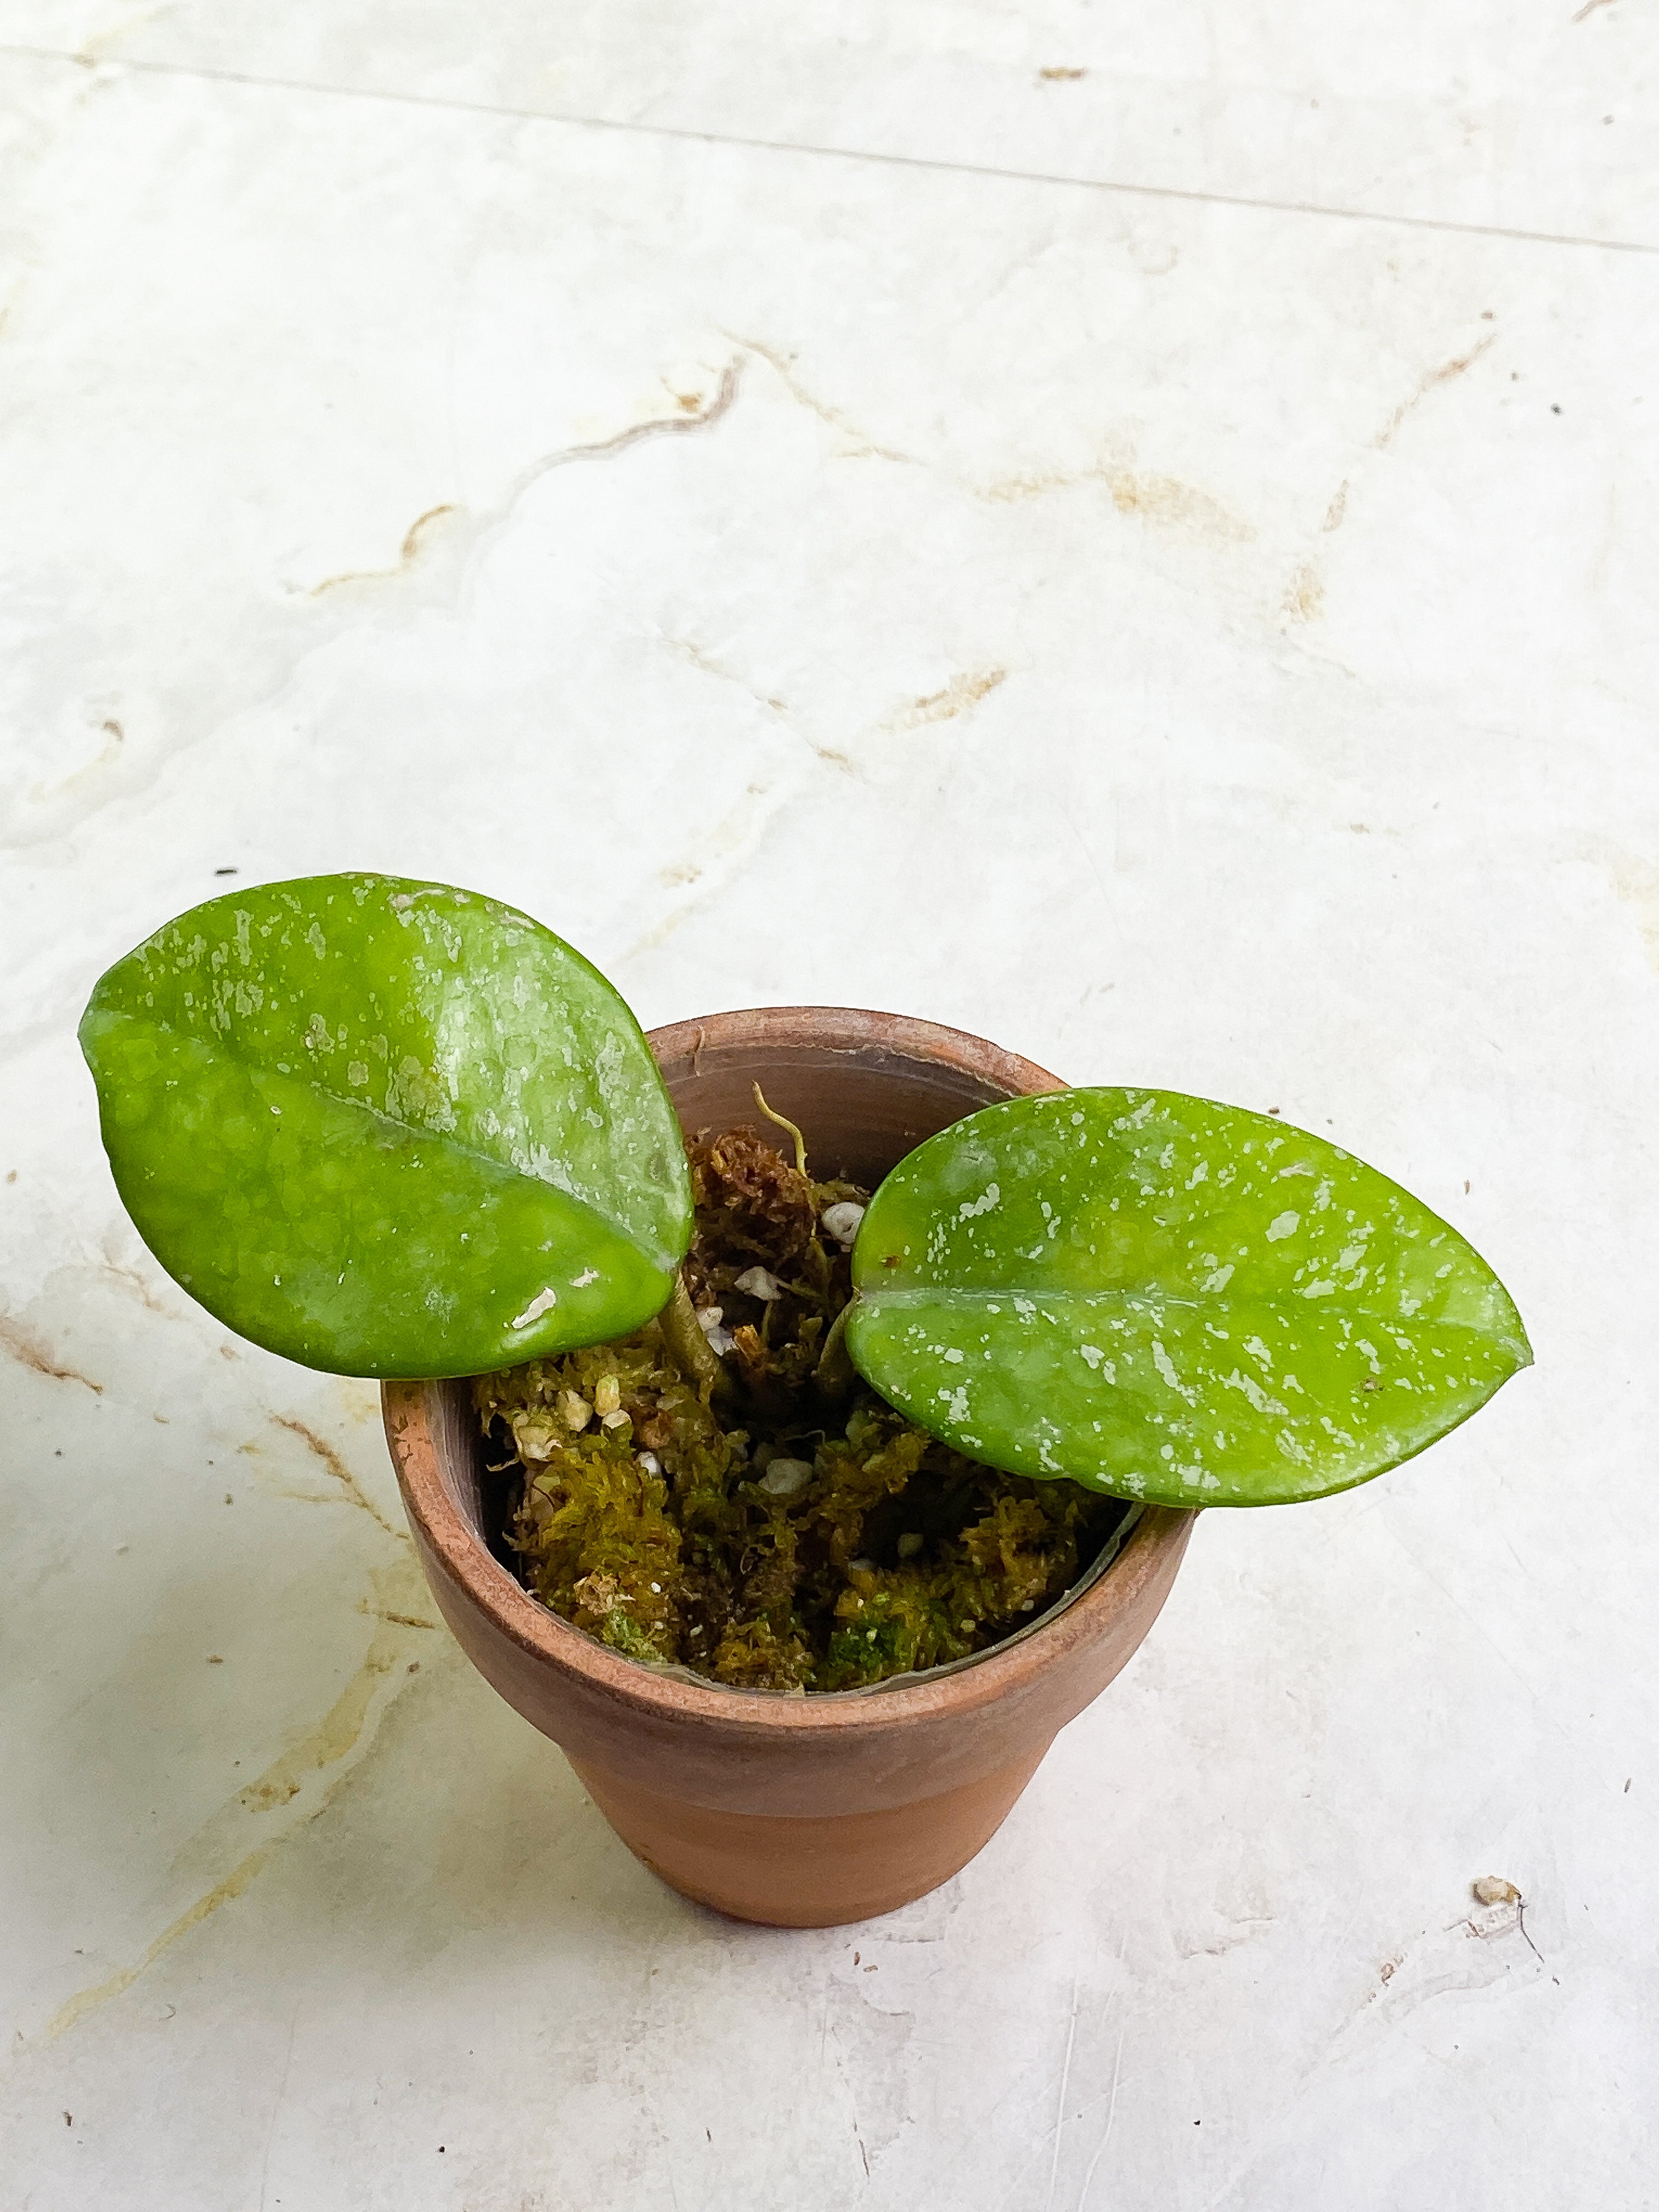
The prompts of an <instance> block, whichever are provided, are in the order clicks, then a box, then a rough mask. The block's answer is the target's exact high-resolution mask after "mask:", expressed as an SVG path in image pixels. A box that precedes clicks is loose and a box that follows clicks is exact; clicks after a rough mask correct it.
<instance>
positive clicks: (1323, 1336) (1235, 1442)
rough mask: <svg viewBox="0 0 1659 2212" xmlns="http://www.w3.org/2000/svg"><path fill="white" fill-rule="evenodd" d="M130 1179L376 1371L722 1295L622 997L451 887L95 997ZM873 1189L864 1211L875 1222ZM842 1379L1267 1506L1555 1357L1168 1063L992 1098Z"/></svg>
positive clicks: (1097, 1482)
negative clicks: (701, 1257)
mask: <svg viewBox="0 0 1659 2212" xmlns="http://www.w3.org/2000/svg"><path fill="white" fill-rule="evenodd" d="M81 1042H82V1048H83V1050H84V1052H85V1054H86V1056H87V1060H88V1063H89V1064H90V1066H91V1068H92V1072H93V1075H94V1079H95V1081H96V1084H97V1087H98V1094H99V1100H100V1114H101V1122H102V1130H103V1137H104V1142H105V1146H106V1149H107V1152H108V1154H109V1158H110V1162H111V1165H112V1169H113V1171H114V1176H115V1180H116V1184H117V1187H118V1189H119V1191H120V1194H121V1197H122V1199H123V1200H124V1202H125V1205H126V1206H127V1209H128V1211H129V1212H130V1213H131V1216H132V1218H133V1220H134V1222H135V1223H136V1225H137V1228H138V1231H139V1232H140V1234H141V1235H142V1236H143V1239H144V1241H145V1243H147V1244H148V1245H149V1249H150V1250H151V1251H152V1252H153V1253H154V1254H155V1257H156V1259H157V1260H158V1261H160V1262H161V1266H162V1267H165V1268H166V1269H167V1273H169V1274H170V1275H171V1276H173V1279H175V1280H176V1281H177V1282H178V1283H179V1285H181V1286H182V1287H183V1288H184V1289H185V1290H186V1291H189V1292H190V1293H191V1296H192V1297H195V1298H197V1299H198V1300H199V1301H200V1303H201V1304H203V1305H204V1306H205V1307H206V1308H207V1309H208V1310H209V1311H210V1312H211V1313H212V1314H214V1315H215V1316H217V1318H218V1319H219V1320H221V1321H222V1322H224V1323H225V1324H226V1325H227V1326H228V1328H232V1329H234V1330H235V1331H236V1332H238V1333H239V1334H241V1335H242V1336H244V1337H247V1338H250V1339H252V1340H253V1341H254V1342H256V1343H258V1344H260V1345H263V1346H266V1347H268V1348H269V1349H270V1350H271V1351H274V1352H281V1353H283V1354H285V1355H286V1356H287V1357H289V1358H293V1359H296V1360H300V1361H301V1362H303V1363H305V1364H307V1365H309V1366H312V1367H316V1368H320V1369H324V1370H328V1371H331V1372H333V1373H337V1374H347V1375H356V1376H375V1377H388V1376H410V1377H438V1376H466V1375H478V1374H482V1373H484V1372H486V1371H489V1370H497V1369H501V1368H503V1367H507V1366H512V1365H514V1364H519V1363H523V1362H526V1361H531V1360H535V1359H541V1358H548V1357H550V1356H551V1355H555V1354H559V1353H567V1352H573V1351H574V1350H576V1349H578V1348H579V1347H582V1346H592V1345H599V1344H603V1343H607V1342H610V1341H612V1340H617V1339H620V1338H623V1337H625V1336H627V1335H628V1334H629V1332H631V1331H635V1330H638V1329H639V1328H641V1327H642V1326H643V1325H644V1324H646V1323H647V1322H649V1321H651V1320H653V1318H657V1319H659V1321H660V1324H661V1331H662V1335H663V1339H664V1340H665V1343H666V1344H667V1345H668V1346H669V1348H670V1350H671V1352H672V1354H673V1357H674V1358H675V1359H676V1360H678V1362H679V1363H680V1364H682V1366H683V1367H684V1370H686V1372H687V1373H688V1375H689V1376H691V1377H692V1378H693V1380H694V1381H695V1382H696V1383H697V1384H698V1385H699V1387H701V1388H702V1389H703V1390H704V1391H706V1392H708V1394H710V1395H713V1394H714V1393H717V1392H719V1391H720V1390H722V1389H727V1388H730V1387H731V1378H730V1376H729V1375H728V1372H727V1370H726V1367H724V1366H723V1365H722V1364H721V1362H720V1357H719V1355H718V1353H717V1352H715V1350H714V1347H713V1346H712V1345H711V1341H710V1337H709V1334H708V1332H707V1329H706V1328H705V1327H702V1326H700V1325H699V1323H698V1321H697V1319H696V1316H695V1315H694V1314H693V1313H692V1310H691V1305H690V1299H689V1298H688V1297H687V1296H686V1292H685V1288H684V1283H683V1281H682V1278H681V1273H680V1271H681V1267H682V1263H683V1262H684V1259H685V1256H686V1254H687V1252H688V1249H690V1243H691V1239H692V1234H693V1206H692V1193H691V1186H690V1179H689V1176H688V1170H687V1165H686V1159H685V1153H684V1146H683V1144H682V1139H681V1133H680V1128H679V1125H678V1121H677V1119H676V1116H675V1114H674V1109H673V1107H672V1105H671V1102H670V1100H669V1097H668V1094H667V1092H666V1091H665V1088H664V1085H663V1082H662V1079H661V1077H660V1075H659V1073H658V1070H657V1066H656V1063H655V1061H654V1060H653V1058H652V1055H651V1052H650V1048H649V1047H648V1046H647V1042H646V1041H645V1038H644V1036H642V1034H641V1030H640V1027H639V1024H638V1023H637V1022H636V1021H635V1018H634V1017H633V1015H632V1014H631V1013H630V1012H629V1009H628V1007H627V1006H626V1005H624V1003H623V1000H622V999H621V998H620V996H619V995H618V994H617V992H616V991H615V990H614V989H613V988H612V987H611V985H610V984H609V983H608V982H607V981H605V978H604V976H602V975H600V974H599V972H598V971H597V969H594V968H592V966H591V965H590V964H589V963H588V962H586V960H584V959H583V958H582V957H581V956H580V954H579V953H578V952H576V951H573V950H572V948H571V947H570V946H569V945H566V944H565V943H563V942H562V939H559V938H557V937H556V936H555V935H554V934H553V933H551V931H550V930H548V929H546V928H544V927H542V925H541V924H540V923H538V922H537V921H532V919H531V918H530V917H529V916H528V915H524V914H520V913H519V912H517V911H515V910H514V909H513V908H511V907H507V906H504V905H501V904H500V903H499V902H496V901H495V900H493V899H489V898H485V897H482V896H478V895H477V894H476V893H473V892H469V891H465V890H455V889H453V888H451V887H449V886H447V885H445V884H428V883H419V882H412V881H405V880H403V879H401V878H395V877H388V876H380V875H337V876H322V877H312V878H303V879H301V880H299V881H295V882H291V883H284V884H269V885H266V886H264V888H262V889H258V890H246V891H241V890H239V891H236V892H233V893H230V894H228V895H227V896H223V897H221V898H216V899H214V900H211V901H210V902H208V903H207V904H205V905H203V906H199V907H197V908H193V909H192V910H191V912H190V913H188V914H185V915H182V916H180V917H179V919H178V920H177V921H173V922H170V923H168V925H167V927H165V928H163V929H161V930H160V931H159V932H158V933H156V934H155V936H153V937H151V938H149V939H148V940H147V941H146V942H145V943H144V944H143V945H140V946H139V947H138V948H137V951H134V952H131V953H130V954H129V955H128V956H127V957H125V959H123V960H121V961H119V962H118V963H116V965H115V966H114V967H112V969H110V970H109V971H108V973H107V974H106V975H104V976H103V977H102V979H101V980H100V982H99V984H98V986H97V987H96V989H95V990H94V994H93V996H92V1000H91V1003H90V1004H89V1006H88V1008H87V1012H86V1014H85V1017H84V1019H83V1020H82V1025H81ZM854 1218H856V1216H854ZM852 1283H853V1290H854V1296H853V1297H852V1299H851V1301H850V1303H849V1304H848V1305H846V1306H845V1307H844V1308H843V1310H842V1313H841V1315H840V1316H839V1318H838V1320H837V1322H836V1328H834V1329H833V1330H832V1331H831V1332H830V1333H829V1339H828V1340H827V1341H826V1342H825V1343H824V1344H823V1347H822V1356H821V1358H820V1360H819V1369H818V1371H819V1376H820V1379H821V1382H822V1385H823V1390H824V1393H825V1394H826V1396H829V1397H831V1398H833V1396H834V1395H835V1394H836V1392H837V1391H842V1390H844V1389H846V1388H847V1387H848V1384H849V1383H850V1382H851V1380H852V1379H853V1377H854V1374H856V1375H861V1376H863V1377H864V1378H865V1379H866V1382H867V1383H869V1384H870V1385H871V1386H872V1389H874V1390H875V1391H876V1392H877V1393H878V1394H879V1395H880V1396H881V1398H883V1399H884V1400H885V1401H887V1402H888V1403H889V1404H890V1406H892V1407H896V1408H897V1409H898V1411H899V1412H900V1413H902V1414H903V1415H905V1416H906V1417H908V1419H909V1420H911V1421H913V1422H914V1423H915V1425H917V1426H918V1427H919V1428H921V1429H923V1430H925V1431H927V1432H928V1433H929V1434H930V1435H932V1436H933V1437H937V1438H939V1440H940V1441H941V1442H943V1443H945V1444H947V1445H949V1446H951V1447H952V1448H953V1449H956V1450H957V1451H959V1452H961V1453H963V1454H964V1455H970V1456H971V1457H972V1458H973V1459H974V1460H975V1461H977V1462H981V1463H982V1464H983V1465H985V1466H987V1467H989V1468H999V1469H1002V1470H1005V1471H1006V1472H1008V1473H1009V1474H1018V1475H1022V1476H1026V1477H1033V1478H1036V1479H1039V1480H1042V1479H1044V1478H1069V1479H1070V1480H1072V1481H1073V1482H1076V1483H1079V1484H1082V1485H1084V1486H1086V1487H1088V1488H1090V1489H1093V1490H1096V1491H1100V1492H1107V1493H1109V1494H1110V1495H1112V1496H1115V1497H1117V1498H1125V1499H1131V1500H1137V1501H1142V1502H1146V1503H1154V1504H1170V1505H1180V1506H1188V1505H1266V1504H1281V1503H1285V1502H1287V1501H1291V1500H1295V1499H1303V1498H1318V1497H1322V1496H1324V1495H1326V1494H1327V1493H1328V1492H1333V1491H1338V1490H1342V1489H1345V1488H1346V1487H1348V1486H1351V1485H1352V1484H1355V1483H1358V1482H1364V1481H1365V1480H1368V1479H1369V1478H1370V1477H1371V1476H1373V1475H1376V1474H1381V1473H1382V1472H1383V1470H1384V1469H1385V1468H1390V1467H1393V1466H1395V1465H1396V1464H1397V1463H1398V1462H1401V1461H1402V1460H1405V1459H1407V1458H1409V1457H1410V1456H1411V1455H1413V1453H1415V1452H1419V1451H1420V1450H1422V1449H1424V1447H1425V1445H1427V1444H1430V1443H1433V1442H1434V1440H1435V1439H1436V1438H1437V1437H1441V1436H1443V1435H1444V1434H1445V1433H1446V1431H1448V1430H1449V1429H1451V1428H1454V1427H1455V1426H1456V1425H1457V1424H1458V1423H1459V1422H1461V1421H1462V1420H1464V1419H1467V1418H1468V1415H1469V1414H1470V1413H1473V1412H1474V1410H1475V1409H1476V1407H1479V1406H1480V1405H1481V1404H1483V1403H1484V1402H1485V1401H1486V1399H1487V1398H1489V1397H1490V1396H1491V1395H1492V1393H1493V1392H1494V1391H1495V1390H1496V1389H1498V1386H1499V1385H1500V1384H1501V1383H1504V1381H1506V1380H1507V1378H1508V1377H1509V1376H1511V1375H1513V1374H1514V1373H1515V1372H1516V1370H1517V1369H1518V1368H1521V1367H1523V1366H1525V1365H1526V1364H1528V1361H1529V1359H1530V1357H1531V1355H1530V1352H1529V1350H1528V1344H1527V1340H1526V1335H1525V1332H1524V1330H1523V1329H1522V1324H1521V1321H1520V1317H1519V1316H1518V1315H1517V1314H1516V1310H1515V1307H1514V1305H1513V1304H1512V1303H1511V1302H1510V1298H1509V1297H1508V1295H1507V1294H1506V1292H1505V1291H1504V1287H1503V1285H1501V1284H1500V1283H1499V1282H1498V1279H1497V1277H1496V1276H1495V1275H1494V1274H1493V1273H1492V1270H1491V1269H1490V1268H1489V1267H1487V1266H1486V1263H1485V1261H1483V1260H1482V1259H1481V1258H1480V1255H1479V1254H1478V1253H1477V1252H1476V1251H1475V1250H1474V1248H1473V1247H1472V1246H1471V1245H1470V1244H1469V1243H1468V1242H1467V1241H1466V1240H1465V1239H1464V1238H1463V1237H1461V1236H1459V1235H1458V1233H1457V1232H1456V1231H1455V1230H1454V1229H1452V1228H1451V1227H1450V1226H1449V1225H1448V1224H1447V1223H1446V1222H1444V1221H1443V1220H1441V1219H1440V1218H1438V1216H1437V1215H1436V1214H1435V1213H1433V1212H1431V1210H1430V1209H1429V1208H1428V1207H1427V1206H1425V1205H1423V1204H1422V1203H1421V1202H1420V1201H1419V1200H1417V1199H1414V1198H1413V1197H1412V1196H1411V1195H1410V1194H1409V1193H1408V1192H1407V1191H1405V1190H1403V1189H1401V1188H1400V1186H1399V1185H1398V1184H1397V1183H1395V1182H1390V1181H1389V1178H1388V1177H1387V1176H1383V1175H1381V1174H1379V1173H1378V1172H1377V1171H1376V1170H1375V1169H1373V1168H1370V1167H1367V1166H1366V1165H1365V1164H1364V1163H1363V1162H1362V1161H1359V1160H1357V1159H1355V1158H1352V1155H1350V1154H1349V1153H1347V1152H1343V1151H1342V1150H1340V1148H1339V1147H1338V1146H1335V1145H1334V1144H1331V1143H1329V1142H1328V1141H1327V1140H1325V1139H1322V1138H1319V1137H1316V1136H1311V1135H1309V1134H1308V1133H1305V1132H1304V1131H1302V1130H1298V1129H1295V1128H1291V1127H1286V1126H1285V1125H1284V1124H1283V1123H1282V1122H1281V1121H1278V1120H1276V1119H1274V1118H1273V1117H1271V1116H1268V1115H1261V1114H1256V1113H1252V1112H1249V1111H1247V1110H1245V1109H1242V1108H1239V1107H1235V1106H1225V1105H1218V1104H1215V1103H1212V1102H1211V1101H1208V1100H1206V1099H1201V1098H1194V1097H1185V1096H1182V1094H1180V1093H1176V1092H1171V1091H1149V1090H1138V1089H1127V1088H1118V1087H1091V1088H1087V1089H1079V1090H1070V1091H1056V1092H1054V1093H1051V1094H1049V1095H1047V1096H1044V1097H1033V1098H1018V1099H1012V1100H1010V1101H1008V1102H1007V1103H1004V1104H1000V1105H995V1106H990V1107H987V1108H986V1109H983V1110H982V1111H981V1112H979V1113H976V1114H973V1115H969V1117H968V1118H967V1119H966V1120H964V1121H959V1122H957V1123H956V1124H955V1125H954V1126H953V1127H950V1128H947V1129H945V1130H943V1131H942V1132H940V1133H939V1134H938V1135H937V1136H934V1137H933V1138H930V1139H928V1140H927V1142H925V1143H924V1144H922V1145H921V1146H918V1147H917V1148H916V1150H915V1152H911V1153H910V1154H909V1155H908V1158H905V1159H903V1160H902V1161H901V1162H900V1163H899V1164H898V1166H897V1167H896V1168H895V1169H894V1170H893V1171H892V1173H891V1174H890V1176H888V1177H887V1179H886V1181H885V1182H884V1183H883V1184H882V1185H881V1187H880V1188H879V1189H878V1190H877V1191H876V1193H875V1194H874V1195H873V1198H872V1200H871V1202H870V1203H869V1205H868V1206H867V1207H866V1209H865V1211H864V1212H863V1215H862V1218H861V1219H859V1220H858V1221H857V1227H856V1235H855V1238H854V1243H853V1247H852Z"/></svg>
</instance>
